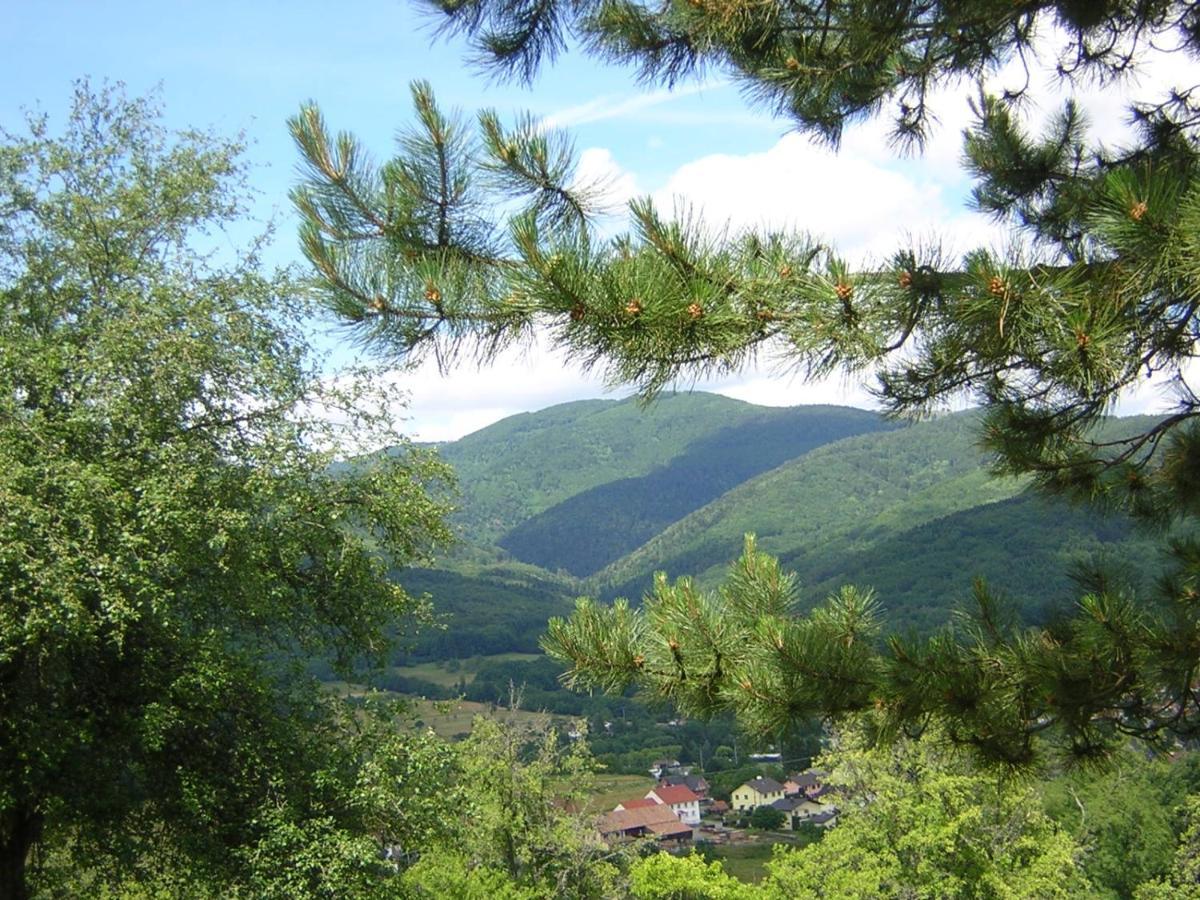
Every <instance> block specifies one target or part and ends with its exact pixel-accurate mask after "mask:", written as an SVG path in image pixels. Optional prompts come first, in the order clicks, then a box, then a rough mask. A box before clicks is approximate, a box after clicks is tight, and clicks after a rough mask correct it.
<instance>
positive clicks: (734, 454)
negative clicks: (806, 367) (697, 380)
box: [498, 404, 894, 577]
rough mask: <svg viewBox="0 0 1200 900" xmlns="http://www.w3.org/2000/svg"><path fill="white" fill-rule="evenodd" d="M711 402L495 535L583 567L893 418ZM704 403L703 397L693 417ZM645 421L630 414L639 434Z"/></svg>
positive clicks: (548, 561)
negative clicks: (656, 455)
mask: <svg viewBox="0 0 1200 900" xmlns="http://www.w3.org/2000/svg"><path fill="white" fill-rule="evenodd" d="M677 405H678V404H677ZM698 405H699V404H698ZM715 411H717V412H719V413H720V417H719V418H715V419H712V420H711V424H712V426H713V427H712V428H711V430H710V431H709V432H708V433H706V434H703V435H700V436H699V437H697V438H696V439H695V440H693V441H691V442H690V443H689V444H687V445H686V446H685V447H683V448H682V450H681V451H680V452H679V453H678V455H676V456H675V457H674V458H672V459H669V460H667V461H666V462H665V463H663V464H662V465H660V466H658V467H656V468H654V469H652V470H651V471H649V472H647V473H645V474H643V475H635V476H633V477H626V478H620V479H617V480H614V481H610V482H608V483H606V484H600V485H597V486H595V487H592V488H589V489H588V490H585V491H581V492H580V493H578V494H575V495H574V496H572V497H568V498H567V499H566V500H564V501H563V502H561V503H558V504H556V505H554V506H552V507H550V508H549V509H547V510H545V511H544V512H541V513H539V514H537V515H535V516H532V517H530V518H529V519H527V520H525V521H524V522H522V523H520V524H519V525H517V526H516V527H515V528H514V529H513V530H512V531H510V532H508V533H507V534H505V535H504V536H503V537H502V538H500V540H499V542H498V543H499V545H500V546H501V547H503V548H504V549H505V550H507V551H508V552H509V553H511V554H512V555H513V556H515V557H516V558H518V559H520V560H523V561H525V562H528V563H533V564H535V565H539V566H543V567H545V568H547V569H551V570H557V569H562V570H565V571H567V572H570V573H571V574H573V575H576V576H580V577H582V576H587V575H591V574H592V573H594V572H596V571H598V570H599V569H601V568H603V567H604V566H605V565H607V564H609V563H611V562H613V561H614V560H616V559H618V558H620V557H621V556H623V555H624V554H626V553H628V552H630V551H632V550H634V549H635V548H637V547H638V546H640V545H641V544H643V543H645V542H646V541H648V540H649V539H651V538H652V537H654V535H656V534H658V533H659V532H661V531H662V530H663V529H665V528H666V527H668V526H669V525H670V524H671V523H672V522H675V521H677V520H679V519H681V518H683V517H684V516H686V515H687V514H688V513H690V512H692V511H693V510H696V509H699V508H700V507H702V506H704V505H706V504H707V503H709V502H711V501H713V500H715V499H716V498H718V497H720V496H721V495H722V494H724V493H725V492H727V491H729V490H730V489H732V488H734V487H736V486H737V485H739V484H741V483H742V482H744V481H746V480H747V479H749V478H753V477H754V476H755V475H758V474H759V473H761V472H765V471H767V470H769V469H773V468H775V467H776V466H778V465H780V464H781V463H784V462H786V461H788V460H791V459H794V458H797V457H800V456H803V455H804V454H805V453H808V452H810V451H811V450H813V449H815V448H817V447H820V446H822V445H824V444H828V443H830V442H832V441H837V440H840V439H842V438H845V437H847V436H850V435H855V434H861V433H864V432H874V431H879V430H883V429H888V428H892V427H894V426H892V425H891V424H890V423H887V422H885V421H884V420H882V419H881V418H880V417H879V416H878V415H876V414H875V413H871V412H866V411H863V410H859V409H850V408H846V407H836V406H806V407H792V408H784V409H772V408H766V407H757V408H755V407H750V409H749V410H746V409H744V408H738V409H737V415H736V416H729V415H728V414H727V412H728V411H724V410H721V409H719V408H718V409H717V410H715ZM713 412H714V410H713V408H712V406H711V405H710V404H704V405H703V407H702V408H701V409H700V410H699V411H698V415H697V416H696V419H697V420H699V418H700V416H701V415H704V416H710V417H711V415H712V413H713ZM731 419H733V420H734V421H730V420H731ZM653 426H654V423H653V422H639V423H637V427H639V428H640V429H641V432H642V433H643V434H645V435H646V437H647V439H650V438H651V437H652V435H653V434H654V431H655V430H654V427H653Z"/></svg>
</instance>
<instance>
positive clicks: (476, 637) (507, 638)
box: [393, 565, 578, 659]
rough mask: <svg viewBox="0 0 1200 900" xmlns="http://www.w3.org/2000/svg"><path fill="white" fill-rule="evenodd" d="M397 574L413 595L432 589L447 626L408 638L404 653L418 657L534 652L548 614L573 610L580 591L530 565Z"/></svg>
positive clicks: (412, 570) (427, 569) (416, 568)
mask: <svg viewBox="0 0 1200 900" xmlns="http://www.w3.org/2000/svg"><path fill="white" fill-rule="evenodd" d="M393 575H394V577H395V579H396V581H397V582H399V583H400V584H401V585H403V586H404V588H405V590H407V591H408V592H410V593H411V594H413V595H414V596H420V595H422V594H429V595H430V596H431V597H432V598H433V600H434V605H435V607H436V609H437V615H438V617H439V624H441V625H443V626H444V627H442V628H438V629H429V630H427V631H424V632H423V633H421V634H419V635H417V636H416V637H415V639H412V640H409V641H406V643H405V646H404V651H405V655H406V657H413V658H420V659H427V658H432V659H446V658H466V657H469V656H475V655H491V654H496V653H508V652H523V653H536V652H537V650H538V647H537V635H538V634H540V633H541V631H542V629H543V627H544V626H545V624H546V619H547V618H548V617H549V616H551V615H554V614H555V613H556V612H566V611H567V610H569V609H570V607H571V602H572V600H573V599H574V597H575V596H576V595H577V594H578V590H576V589H575V587H574V585H572V584H569V583H564V581H563V579H560V578H557V577H555V576H553V575H551V574H550V573H549V572H543V571H540V570H537V569H533V568H532V567H527V566H526V567H517V566H513V565H490V566H483V567H474V568H467V567H465V566H463V567H458V568H457V570H455V569H449V568H436V569H435V568H425V567H420V568H418V567H412V568H408V569H404V570H403V571H398V572H395V573H393Z"/></svg>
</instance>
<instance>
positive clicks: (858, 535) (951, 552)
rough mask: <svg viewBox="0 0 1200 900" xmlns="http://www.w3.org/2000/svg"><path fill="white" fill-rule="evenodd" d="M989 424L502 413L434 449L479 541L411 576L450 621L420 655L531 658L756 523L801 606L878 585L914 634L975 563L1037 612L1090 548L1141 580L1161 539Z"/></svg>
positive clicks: (813, 415)
mask: <svg viewBox="0 0 1200 900" xmlns="http://www.w3.org/2000/svg"><path fill="white" fill-rule="evenodd" d="M1145 422H1146V420H1144V419H1142V420H1138V421H1137V422H1134V423H1133V424H1132V426H1130V424H1129V423H1128V422H1125V421H1123V420H1115V421H1114V423H1112V424H1111V425H1110V426H1109V427H1110V430H1116V429H1120V428H1122V427H1138V426H1141V425H1144V424H1145ZM978 424H979V419H978V415H977V414H976V413H973V412H965V413H957V414H953V415H945V416H942V417H939V418H935V419H933V420H930V421H926V422H921V423H918V424H914V425H907V426H904V427H896V426H894V425H892V424H890V423H887V422H885V421H883V420H882V419H880V418H879V417H878V416H877V415H875V414H873V413H869V412H864V411H861V410H851V409H846V408H838V407H796V408H791V409H769V408H765V407H756V406H753V405H751V404H747V403H742V402H740V401H735V400H729V399H727V398H724V397H717V396H714V395H709V394H675V395H667V396H665V397H664V398H662V399H661V400H660V401H659V402H658V403H657V404H655V405H652V406H651V407H649V409H644V408H643V407H641V406H640V405H638V404H637V403H636V402H635V401H632V400H625V401H585V402H581V403H571V404H565V405H563V406H560V407H553V408H551V409H549V410H543V411H541V412H538V413H530V414H525V415H521V416H514V417H512V418H510V419H505V420H503V421H502V422H498V423H496V424H495V425H492V426H490V427H489V428H485V429H483V430H482V431H479V432H476V433H475V434H472V435H469V436H467V437H465V438H463V439H462V440H460V441H455V442H453V443H450V444H446V445H443V446H442V447H441V448H440V452H441V453H442V456H443V457H444V458H445V459H446V460H448V461H450V462H451V463H452V464H453V465H454V466H455V467H456V469H457V470H458V475H459V479H460V482H461V487H462V507H463V508H462V510H461V512H460V513H459V514H458V522H459V524H460V527H461V529H462V531H463V532H464V534H465V535H466V537H467V541H468V542H467V544H466V546H465V549H464V550H463V551H462V552H460V553H459V554H458V555H457V556H454V557H452V558H451V560H450V561H449V562H447V563H444V564H443V565H442V566H441V567H440V568H438V569H412V570H406V571H405V572H403V573H401V574H400V576H399V577H400V580H401V581H402V582H403V583H404V584H405V586H406V587H408V588H409V589H410V590H413V591H416V592H428V593H429V594H430V595H431V596H432V597H433V600H434V604H435V607H436V608H437V609H438V610H439V611H441V612H443V613H445V614H446V615H447V616H448V622H447V624H448V628H447V629H446V630H445V631H441V632H433V633H430V634H428V635H426V636H424V637H422V638H421V639H420V642H419V644H418V646H417V648H416V652H417V654H418V655H420V656H424V657H446V656H457V657H463V656H471V655H475V654H480V653H498V652H504V651H509V650H523V651H529V650H534V649H536V643H537V638H538V636H539V635H540V634H541V632H542V631H543V630H544V627H545V622H546V619H547V618H548V617H549V616H551V615H561V614H563V613H565V612H568V611H569V609H570V607H571V601H572V599H573V598H574V597H575V596H576V595H578V594H581V593H589V594H592V595H597V596H601V597H604V598H611V597H613V596H628V597H632V598H635V599H636V598H640V597H641V595H642V593H643V592H644V591H645V590H646V588H647V587H649V585H650V583H651V579H652V575H653V573H654V572H655V571H658V570H663V571H666V572H667V573H668V574H669V575H670V576H671V577H677V576H680V575H692V576H696V577H698V579H699V580H700V582H701V584H702V585H705V586H712V585H713V584H715V583H716V582H717V581H718V580H719V579H720V578H721V576H722V574H723V572H724V569H725V567H726V566H727V564H728V563H729V561H730V560H732V559H733V558H735V557H736V556H737V554H738V553H739V552H740V549H741V545H742V537H743V535H744V534H745V533H746V532H754V533H755V534H757V535H758V538H759V545H760V546H761V547H762V548H763V549H764V550H766V551H768V552H770V553H774V554H775V555H777V556H779V557H780V558H781V560H782V561H783V563H784V564H785V565H786V566H787V567H789V568H791V569H794V570H795V571H796V572H797V573H798V575H799V579H800V583H801V586H802V592H803V600H804V601H805V602H806V603H808V604H812V603H816V602H818V601H819V600H820V599H822V598H823V597H824V596H825V595H826V594H827V593H828V592H830V591H832V590H834V589H836V588H837V587H838V586H840V585H842V584H845V583H855V584H860V585H864V586H872V587H874V588H876V589H877V591H878V593H879V596H880V599H881V601H882V603H883V605H884V607H885V609H887V610H888V611H889V615H890V617H891V620H892V623H893V625H895V626H897V627H900V628H902V629H903V628H915V629H917V630H921V631H926V630H929V629H931V628H933V627H935V626H937V625H939V624H942V623H944V622H945V621H946V620H947V616H948V615H949V612H950V610H951V609H953V608H954V607H955V606H956V605H958V604H960V603H962V602H963V601H964V600H965V599H967V598H968V597H969V596H970V592H971V582H972V579H973V577H974V576H977V575H979V576H983V577H985V578H986V579H987V580H988V581H989V583H991V584H992V585H993V586H994V587H995V588H997V589H999V590H1000V591H1001V592H1004V593H1007V594H1010V595H1011V596H1013V598H1014V599H1015V601H1016V605H1017V606H1018V607H1019V609H1020V610H1021V611H1022V614H1023V615H1024V616H1025V617H1026V618H1028V619H1030V620H1038V619H1044V618H1046V617H1047V616H1050V615H1053V612H1054V610H1055V608H1056V607H1058V606H1061V605H1062V604H1063V603H1067V602H1070V601H1071V600H1072V599H1073V598H1074V596H1075V594H1076V593H1077V592H1076V591H1075V589H1074V587H1073V585H1072V582H1071V580H1070V571H1071V569H1072V567H1073V566H1076V565H1078V564H1079V563H1081V562H1084V561H1086V560H1088V559H1090V558H1093V557H1096V556H1097V555H1099V556H1102V557H1106V558H1108V559H1109V560H1111V561H1113V562H1114V563H1115V564H1116V565H1117V566H1118V567H1119V568H1121V570H1122V571H1123V572H1124V573H1125V574H1127V575H1128V576H1129V577H1130V578H1131V579H1132V580H1134V581H1139V580H1140V581H1142V582H1146V581H1148V580H1149V578H1150V577H1151V576H1152V574H1153V572H1154V571H1155V568H1156V567H1157V565H1158V557H1157V553H1156V550H1155V542H1154V540H1153V539H1152V538H1150V537H1148V536H1146V535H1144V534H1141V533H1139V532H1137V531H1135V530H1134V529H1133V528H1132V527H1131V526H1130V524H1129V523H1128V522H1127V521H1125V520H1124V519H1121V518H1106V517H1103V516H1101V515H1099V514H1098V513H1096V512H1095V511H1093V510H1089V509H1081V508H1070V507H1067V506H1065V505H1063V504H1060V503H1056V502H1054V501H1051V500H1047V499H1044V498H1041V497H1039V496H1034V495H1031V494H1029V493H1028V492H1027V483H1026V482H1024V481H1021V480H1018V479H1000V478H994V477H992V476H991V475H990V474H989V472H988V470H987V468H986V465H985V463H986V460H985V459H984V456H983V454H982V452H981V450H980V449H979V448H978V445H977V429H978ZM551 570H554V571H551ZM575 575H585V576H587V577H586V578H585V579H583V580H580V579H579V578H576V577H573V576H575Z"/></svg>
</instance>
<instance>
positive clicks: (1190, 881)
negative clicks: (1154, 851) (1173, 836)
mask: <svg viewBox="0 0 1200 900" xmlns="http://www.w3.org/2000/svg"><path fill="white" fill-rule="evenodd" d="M1184 817H1185V819H1184V821H1185V823H1186V830H1185V831H1184V832H1183V834H1182V835H1181V836H1180V838H1179V846H1178V848H1177V849H1176V851H1175V859H1174V861H1173V862H1174V864H1173V866H1172V869H1171V872H1170V874H1169V875H1166V876H1164V877H1161V878H1157V879H1155V880H1154V881H1149V882H1146V883H1145V884H1142V885H1140V886H1139V887H1138V889H1137V890H1136V891H1135V892H1134V895H1133V896H1134V897H1135V898H1136V900H1196V898H1197V897H1200V865H1198V861H1200V853H1198V852H1197V851H1198V850H1200V796H1196V795H1193V796H1191V797H1188V798H1187V800H1186V802H1185V804H1184Z"/></svg>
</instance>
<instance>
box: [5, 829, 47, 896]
mask: <svg viewBox="0 0 1200 900" xmlns="http://www.w3.org/2000/svg"><path fill="white" fill-rule="evenodd" d="M41 831H42V816H41V814H40V813H38V812H34V811H33V810H30V809H27V808H24V807H17V808H15V809H6V810H4V811H3V812H0V900H27V898H28V897H29V888H28V885H26V883H25V866H26V863H27V862H28V860H29V851H30V849H32V847H33V845H34V843H36V842H37V839H38V838H39V837H40V836H41Z"/></svg>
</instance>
